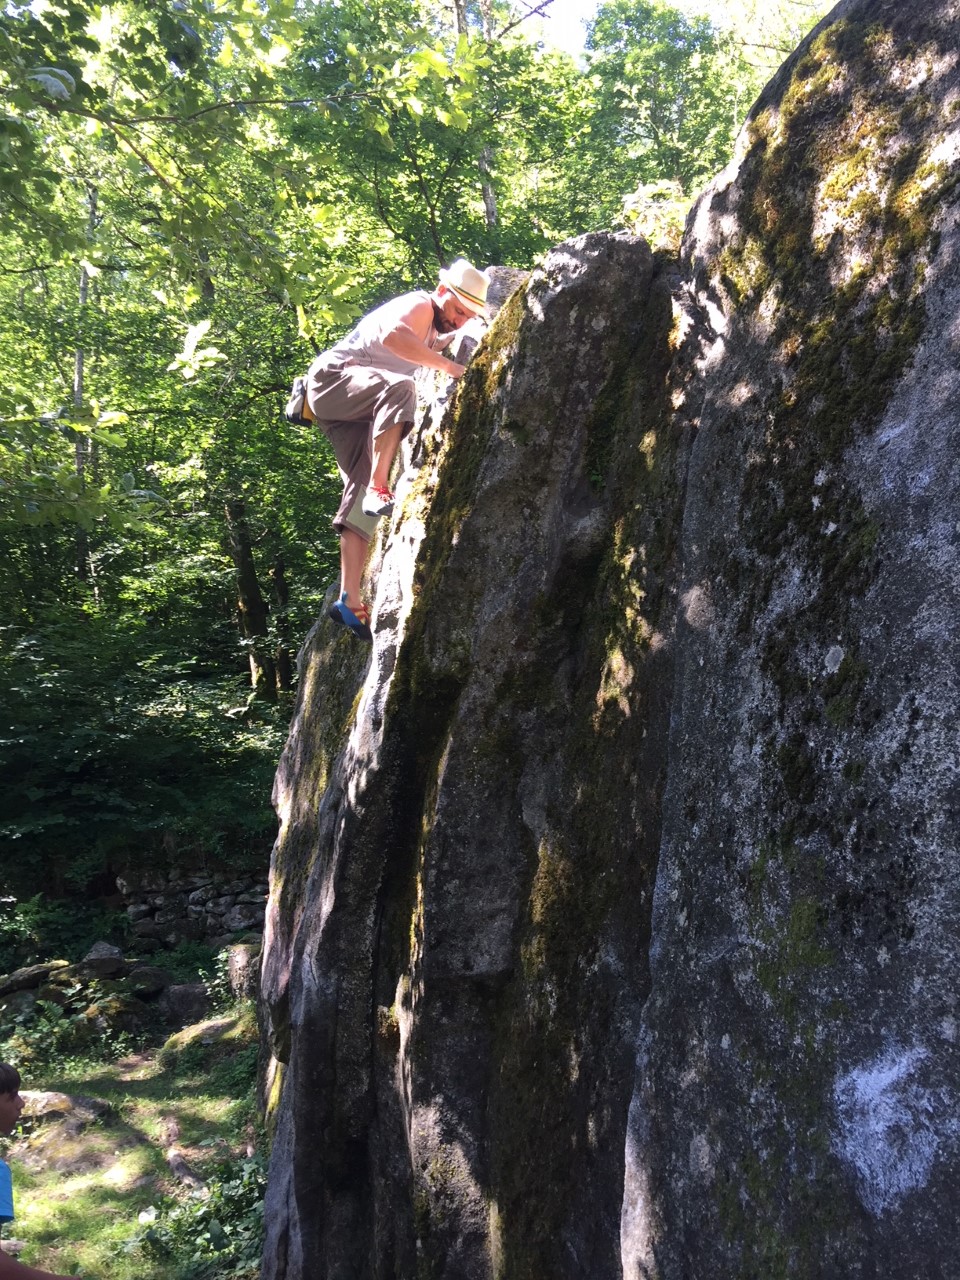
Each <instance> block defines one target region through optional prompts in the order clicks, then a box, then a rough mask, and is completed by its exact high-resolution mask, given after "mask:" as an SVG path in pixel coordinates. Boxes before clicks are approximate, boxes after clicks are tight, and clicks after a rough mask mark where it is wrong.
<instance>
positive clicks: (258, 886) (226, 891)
mask: <svg viewBox="0 0 960 1280" xmlns="http://www.w3.org/2000/svg"><path fill="white" fill-rule="evenodd" d="M117 888H118V889H119V890H120V892H121V894H122V895H123V899H124V905H125V907H126V911H127V915H128V916H129V918H130V927H131V932H132V934H133V936H134V938H135V939H136V940H137V945H138V948H139V950H140V951H142V952H149V951H157V950H159V949H160V948H161V947H165V946H175V945H176V944H177V943H178V942H182V941H185V940H188V939H195V940H198V941H203V942H209V943H211V944H213V945H220V946H222V945H225V944H226V943H228V942H230V941H231V940H232V939H233V938H235V937H236V935H237V934H239V933H260V932H261V931H262V930H263V919H264V910H265V906H266V898H267V883H266V880H265V879H264V877H262V876H256V875H249V874H248V875H231V874H230V872H228V871H216V872H214V871H207V872H191V873H188V872H185V871H183V870H176V869H175V870H171V871H161V872H153V873H151V872H139V873H133V872H131V873H128V874H125V875H122V876H120V877H118V879H117Z"/></svg>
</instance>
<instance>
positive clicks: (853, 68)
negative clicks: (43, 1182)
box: [262, 0, 960, 1280]
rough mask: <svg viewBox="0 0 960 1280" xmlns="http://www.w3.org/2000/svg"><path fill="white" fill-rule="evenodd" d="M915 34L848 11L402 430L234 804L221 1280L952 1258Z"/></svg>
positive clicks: (946, 926) (953, 1060)
mask: <svg viewBox="0 0 960 1280" xmlns="http://www.w3.org/2000/svg"><path fill="white" fill-rule="evenodd" d="M958 48H960V13H958V11H957V9H956V7H955V6H954V5H952V4H948V3H947V2H946V0H933V2H932V3H930V4H927V5H925V6H922V7H920V6H917V7H908V6H902V5H899V4H895V3H893V2H892V0H844V3H843V4H841V5H839V6H838V7H837V9H836V10H835V11H834V12H833V14H831V15H830V17H829V18H828V19H827V20H826V21H825V22H824V23H823V24H821V26H820V27H819V28H818V29H817V30H816V31H815V32H814V33H813V34H812V35H811V37H810V38H809V39H808V40H807V41H805V42H804V44H803V45H802V46H801V47H800V49H799V50H798V51H797V53H796V54H795V55H794V56H793V57H792V58H791V59H789V60H788V62H787V63H786V64H785V66H784V68H783V69H782V71H781V72H780V73H779V75H778V76H777V77H776V78H775V79H774V80H773V81H772V82H771V84H770V85H769V86H768V87H767V89H766V90H765V91H764V93H763V95H762V96H761V98H760V100H759V102H758V103H757V105H756V107H755V108H754V110H753V112H752V113H751V116H750V118H749V120H748V123H747V126H746V129H745V131H744V134H743V136H742V138H741V141H740V145H739V149H738V157H737V159H736V161H735V163H734V164H733V165H732V166H731V167H730V168H729V170H727V171H726V172H725V173H724V174H723V175H721V176H720V177H719V178H718V180H717V181H716V182H715V183H714V184H713V185H712V186H711V187H710V189H708V191H707V192H706V193H705V194H704V196H703V197H702V198H701V200H700V201H699V202H698V204H697V206H696V207H695V210H694V213H693V215H692V217H691V220H690V222H689V224H688V229H687V233H686V236H685V240H684V246H683V250H682V255H681V262H680V265H679V269H676V268H674V267H671V266H670V264H669V263H668V262H666V261H665V260H661V259H660V258H658V257H655V256H653V255H651V253H650V252H649V250H648V249H647V247H646V246H645V244H643V242H641V241H638V240H634V239H632V238H630V237H629V236H625V235H616V236H613V235H596V236H589V237H583V238H581V239H579V240H576V241H572V242H570V243H568V244H566V245H562V246H560V247H559V248H558V249H556V250H554V251H553V252H552V253H551V254H549V255H548V256H547V257H546V259H545V260H544V262H543V264H542V265H541V266H540V267H539V268H538V269H537V270H536V271H534V272H533V274H532V275H531V278H530V281H529V283H528V285H527V286H526V288H525V289H524V290H522V291H520V292H519V293H517V294H514V295H513V297H512V298H511V299H510V300H509V301H508V302H507V304H506V305H505V307H504V309H503V311H502V312H501V314H500V315H499V317H498V318H497V321H496V322H495V324H494V325H493V327H492V328H491V331H490V333H489V334H488V335H487V337H486V338H485V339H484V341H483V342H482V343H481V345H480V347H479V349H478V351H477V354H476V356H475V357H474V359H473V361H472V363H471V366H470V369H469V371H468V373H467V375H466V377H465V378H464V379H463V381H462V383H461V384H460V385H459V387H458V388H457V391H456V395H455V397H454V398H453V400H452V401H451V402H450V404H449V405H447V406H446V408H445V410H444V412H443V415H442V417H441V416H439V415H438V414H436V413H434V414H432V415H430V416H429V417H428V419H427V420H425V423H424V426H423V430H422V431H421V432H418V433H414V439H415V441H416V450H415V451H414V452H413V453H412V455H411V459H410V460H411V463H412V465H411V466H410V468H409V469H408V473H407V476H406V478H405V480H404V481H403V483H402V484H401V485H400V486H399V488H398V496H399V502H398V509H397V512H396V514H395V516H394V519H393V521H392V522H391V523H390V526H389V528H385V530H384V536H383V540H382V541H381V543H380V546H379V548H378V551H377V554H376V556H375V559H374V565H375V568H376V570H377V573H378V577H377V596H376V603H375V612H374V618H375V633H376V634H375V643H374V646H373V650H372V652H371V651H370V650H367V649H364V648H362V647H361V646H359V645H357V644H355V643H353V642H352V641H351V640H350V639H349V638H337V637H336V636H335V635H334V634H333V632H332V628H330V627H329V626H327V625H326V623H320V624H319V625H318V627H317V628H316V629H315V630H314V632H313V633H312V635H311V637H310V639H309V641H308V644H307V646H306V647H305V650H304V653H303V655H302V659H301V671H302V681H301V692H300V700H299V704H298V709H297V713H296V715H295V718H294V721H293V725H292V728H291V735H290V739H289V741H288V744H287V747H286V750H285V753H284V757H283V760H282V762H281V766H280V770H279V772H278V776H277V783H276V789H275V800H276V804H277V808H278V813H279V816H280V821H281V829H280V834H279V837H278V841H277V845H276V849H275V851H274V858H273V867H272V887H271V896H270V903H269V907H268V914H267V926H266V931H265V936H264V963H263V971H262V1013H263V1017H264V1023H265V1030H266V1033H267V1042H268V1046H269V1050H270V1053H271V1061H270V1063H269V1065H268V1068H267V1071H266V1072H265V1077H264V1087H265V1095H266V1100H267V1104H268V1110H269V1114H270V1118H271V1122H272V1123H273V1125H274V1127H275V1143H274V1150H273V1162H272V1167H271V1174H270V1182H269V1187H268V1194H267V1241H266V1249H265V1256H264V1270H263V1275H264V1280H306V1278H307V1277H309V1278H310V1280H334V1277H337V1278H339V1277H347V1276H364V1277H371V1278H373V1280H381V1278H383V1280H386V1277H390V1276H398V1275H399V1276H414V1275H418V1276H420V1275H422V1276H429V1277H431V1278H432V1280H474V1278H476V1280H493V1278H494V1277H503V1278H507V1277H509V1280H543V1278H544V1277H549V1280H567V1278H569V1280H574V1278H577V1280H580V1278H581V1277H584V1276H589V1277H590V1278H591V1280H621V1277H629V1278H630V1280H639V1278H641V1277H642V1278H643V1280H653V1278H656V1280H700V1278H701V1277H703V1278H706V1277H721V1276H722V1277H727V1276H729V1277H742V1278H743V1280H747V1278H748V1277H749V1278H751V1280H753V1278H756V1280H779V1278H781V1277H784V1278H785V1277H795V1278H796V1280H809V1278H811V1277H833V1276H838V1277H839V1276H843V1277H851V1278H852V1280H868V1277H872V1276H876V1275H884V1276H885V1277H889V1278H890V1280H914V1277H916V1276H919V1275H923V1276H927V1275H930V1276H940V1275H942V1276H950V1275H955V1274H957V1273H958V1271H960V1225H958V1223H957V1218H956V1214H955V1213H954V1211H953V1202H954V1200H955V1192H954V1187H955V1185H956V1182H957V1179H958V1176H960V1137H958V1128H957V1123H956V1120H955V1116H956V1114H957V1110H958V1092H960V1054H958V1050H957V1044H958V1020H957V1018H958V1015H957V1008H956V1005H957V998H956V994H955V992H954V990H953V986H954V984H953V974H954V972H955V971H956V968H957V963H958V959H960V954H958V953H960V889H958V886H957V879H956V875H955V868H956V864H957V854H958V849H957V843H958V824H957V815H958V810H960V791H958V783H957V747H958V740H957V728H956V718H957V717H956V708H957V696H958V671H960V637H958V632H957V626H956V617H957V615H958V605H960V537H958V534H960V524H958V515H957V512H958V510H960V461H958V460H960V448H958V446H960V408H958V406H960V397H958V394H957V392H958V389H960V388H958V386H957V383H958V381H960V363H958V361H957V344H958V342H960V336H958V326H957V320H956V317H957V315H958V314H960V275H958V273H957V271H956V269H955V266H956V262H957V260H958V257H960V233H958V191H960V186H958V184H957V183H956V177H955V175H956V171H957V162H958V159H960V154H958V153H960V111H958V104H960V61H958V59H957V49H958Z"/></svg>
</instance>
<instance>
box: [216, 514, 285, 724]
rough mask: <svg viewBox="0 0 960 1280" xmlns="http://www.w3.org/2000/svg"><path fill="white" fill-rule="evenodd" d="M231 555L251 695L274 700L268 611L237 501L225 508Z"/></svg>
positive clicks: (274, 679) (275, 682) (273, 676)
mask: <svg viewBox="0 0 960 1280" xmlns="http://www.w3.org/2000/svg"><path fill="white" fill-rule="evenodd" d="M224 511H225V513H226V517H227V533H228V535H229V542H230V555H231V557H232V559H233V563H234V566H235V568H236V571H237V616H238V618H239V624H240V634H241V635H242V636H243V638H244V640H245V641H246V642H247V649H248V652H249V655H250V681H251V683H252V685H253V692H254V693H255V694H256V696H257V697H258V698H262V699H263V700H264V701H265V702H276V700H277V675H276V668H275V666H274V662H273V658H272V657H271V655H270V653H269V652H268V649H267V645H266V636H267V614H268V612H269V608H268V605H267V602H266V600H264V598H263V592H262V591H261V590H260V582H259V579H258V578H257V567H256V564H255V563H254V559H253V547H252V545H251V542H250V526H249V525H248V524H247V513H246V507H245V505H244V503H243V500H242V499H240V498H232V499H230V500H228V501H227V502H226V503H225V504H224Z"/></svg>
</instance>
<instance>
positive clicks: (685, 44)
mask: <svg viewBox="0 0 960 1280" xmlns="http://www.w3.org/2000/svg"><path fill="white" fill-rule="evenodd" d="M732 8H733V7H732V6H731V10H732ZM824 8H825V6H821V7H820V8H814V7H812V6H809V5H805V4H801V3H800V2H799V0H790V2H789V3H788V2H787V0H784V2H783V3H781V4H779V5H776V4H775V5H772V6H771V5H768V6H765V8H764V9H763V13H762V18H763V21H762V23H761V21H760V18H759V17H758V12H757V9H758V6H757V5H756V4H751V3H749V2H748V0H743V3H741V4H740V5H739V7H738V8H737V9H736V15H735V16H736V21H735V22H733V23H732V24H731V25H727V26H724V27H718V26H716V25H714V24H712V23H711V21H710V20H709V18H708V17H706V16H702V15H699V14H698V13H697V12H696V10H695V6H693V7H691V6H690V5H684V6H683V10H682V11H681V9H678V8H671V7H670V6H668V5H665V4H661V3H655V2H652V0H607V2H606V3H603V4H601V5H600V6H599V8H598V9H597V11H596V14H595V17H594V18H593V20H592V22H591V23H590V25H589V28H588V32H587V39H586V48H585V51H584V54H583V56H582V57H581V58H580V59H574V58H572V57H570V56H569V55H568V54H565V53H560V52H557V51H555V50H553V49H552V48H551V47H550V46H549V45H548V44H547V43H546V41H545V40H544V39H543V31H544V30H545V27H544V25H543V24H542V23H540V22H539V21H538V15H542V14H544V13H547V12H548V10H549V0H545V3H544V4H541V5H539V6H535V5H532V4H530V3H529V2H528V0H522V2H521V3H519V4H518V5H515V6H514V5H511V4H508V3H504V2H502V0H480V3H479V4H477V3H474V2H473V0H453V3H452V5H449V4H441V3H435V2H434V0H372V2H371V0H336V2H334V3H306V2H303V3H298V2H297V0H118V3H116V4H110V5H104V6H90V5H88V4H86V3H79V2H78V0H34V2H33V3H31V4H21V3H12V4H8V5H7V6H6V7H5V8H4V9H3V11H2V13H0V43H2V47H3V57H2V59H0V86H2V92H3V105H2V108H0V155H2V163H0V239H2V245H3V253H2V266H0V291H2V295H3V307H2V316H3V319H2V324H3V327H4V334H3V341H2V343H0V368H2V380H0V541H2V547H0V551H2V554H0V590H2V593H3V598H4V601H5V605H6V607H5V610H4V622H3V624H2V628H0V704H2V706H3V707H4V709H5V711H6V715H5V717H4V721H5V723H4V725H3V732H2V735H0V768H2V771H3V776H4V779H5V783H6V785H5V787H4V792H3V797H4V798H3V800H2V802H0V823H2V828H3V834H4V837H5V841H6V848H7V854H6V856H5V858H4V870H3V873H2V879H0V893H2V894H5V895H6V897H7V917H8V920H7V925H6V926H3V925H2V922H0V927H8V928H10V929H14V928H16V927H19V926H17V925H15V923H10V922H11V921H14V920H15V919H16V918H20V917H18V916H17V911H18V905H17V904H18V903H22V902H23V901H24V900H25V899H27V898H29V897H30V896H31V895H36V894H41V893H42V894H46V895H53V896H55V897H56V896H60V897H69V896H74V895H79V894H87V895H89V894H97V893H104V894H106V893H109V891H110V889H111V888H112V886H113V882H114V879H115V876H116V874H117V873H118V871H119V870H121V869H124V868H129V867H131V866H136V865H138V864H147V865H156V864H157V863H158V861H159V862H160V863H164V864H165V863H177V862H178V861H181V862H182V861H191V862H194V863H196V862H204V861H206V862H216V861H217V860H218V859H227V860H229V861H230V862H231V864H232V865H235V866H236V865H239V864H245V865H248V866H250V867H264V866H265V865H266V862H267V858H268V854H269V848H270V844H271V842H272V837H273V829H274V824H273V816H272V812H271V809H270V802H269V796H270V780H271V777H272V773H273V770H274V767H275V764H276V759H277V755H278V752H279V747H280V744H281V742H282V737H283V733H284V730H285V726H286V722H287V720H288V718H289V713H290V697H291V690H292V687H293V683H294V675H293V662H292V655H293V654H294V653H295V652H296V650H297V648H298V647H299V645H300V643H301V642H302V640H303V638H304V636H305V634H306V631H307V629H308V628H309V626H310V625H311V623H312V621H313V620H314V619H315V618H316V617H317V615H318V612H319V608H320V602H321V601H322V598H323V595H324V592H325V590H326V588H327V586H328V584H329V583H330V582H331V581H332V579H333V578H334V576H335V566H336V550H337V549H336V544H335V540H334V538H333V536H332V535H331V533H330V531H329V519H330V515H331V512H332V510H333V508H334V507H335V505H336V501H337V497H338V494H339V484H338V482H337V479H336V468H335V465H334V463H333V459H332V456H331V455H330V453H329V451H328V449H327V447H326V445H325V443H324V442H323V440H322V438H321V437H319V436H318V435H317V434H316V433H314V432H310V431H306V430H304V429H301V428H296V427H292V426H290V425H289V424H288V423H286V422H285V420H284V419H283V416H282V412H281V411H282V405H283V401H284V393H285V390H286V388H287V387H288V384H289V382H290V380H291V378H292V377H293V375H294V374H296V373H299V372H302V371H303V369H304V367H305V366H306V364H307V363H308V362H309V360H310V359H311V358H312V355H313V354H314V353H315V352H316V351H318V350H320V349H322V348H323V347H324V345H326V344H327V343H328V342H329V341H331V340H332V339H333V338H335V337H337V336H339V335H340V334H342V333H343V332H344V331H345V330H346V328H347V327H348V326H349V324H350V322H351V320H352V319H353V318H354V317H356V316H357V315H359V314H360V313H361V312H362V310H363V309H364V308H366V307H368V306H370V305H373V304H375V303H377V302H379V301H381V300H383V299H384V298H386V297H388V296H390V295H391V293H394V292H401V291H404V290H406V289H408V288H411V287H413V286H415V285H417V284H421V283H428V282H430V281H431V280H432V279H434V278H435V275H436V272H437V269H438V267H440V266H442V265H445V264H447V263H449V261H450V260H451V259H452V258H454V257H457V256H460V255H463V256H466V257H468V258H471V259H472V260H474V261H476V262H477V263H478V264H480V265H486V264H488V263H500V264H503V265H508V266H519V267H530V266H531V265H532V264H533V263H534V262H535V260H536V259H537V257H538V255H540V254H542V253H543V252H544V251H545V250H546V249H547V248H549V247H550V246H552V245H553V244H555V243H557V242H559V241H561V240H563V239H565V238H567V237H569V236H572V235H576V234H580V233H582V232H586V231H591V230H595V229H599V228H604V227H615V226H632V227H635V228H636V229H638V230H640V231H646V232H648V233H650V234H652V235H653V236H654V238H655V239H656V241H657V243H658V244H660V245H661V246H662V247H664V251H667V250H668V248H669V245H670V243H671V239H672V240H673V241H674V242H675V238H676V233H677V229H678V228H679V226H680V225H681V223H682V216H683V211H684V209H685V208H686V206H687V204H688V202H689V200H690V199H691V198H692V196H694V195H695V194H696V192H697V191H698V190H699V189H700V187H702V186H703V184H704V183H705V182H707V181H708V180H709V178H710V177H711V176H712V175H713V174H714V173H716V172H717V171H718V170H719V169H720V168H721V167H722V166H723V165H724V164H725V163H726V161H727V160H728V158H729V157H730V155H731V153H732V148H733V142H734V138H735V136H736V133H737V130H738V129H739V127H740V125H741V123H742V121H743V118H744V116H745V113H746V111H747V109H748V108H749V105H750V103H751V102H752V101H753V99H754V97H755V96H756V93H757V91H758V89H759V87H760V86H761V84H762V83H763V80H764V78H765V77H766V76H767V75H768V74H769V73H770V71H771V69H772V68H773V67H774V66H775V65H776V64H777V62H778V61H779V59H780V58H781V57H782V56H783V55H784V54H785V53H786V52H787V51H788V50H789V48H791V47H792V45H793V43H794V42H795V40H796V38H797V37H798V36H799V34H802V30H803V29H805V28H807V27H809V26H811V25H812V24H813V22H814V21H815V20H816V19H817V17H819V16H820V14H821V13H822V12H823V10H824Z"/></svg>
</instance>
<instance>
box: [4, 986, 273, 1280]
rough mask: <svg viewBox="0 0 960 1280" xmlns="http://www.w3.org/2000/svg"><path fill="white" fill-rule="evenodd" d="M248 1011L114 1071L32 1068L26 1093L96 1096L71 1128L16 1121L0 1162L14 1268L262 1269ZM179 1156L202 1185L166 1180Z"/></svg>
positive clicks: (252, 1023) (113, 1066) (175, 1273)
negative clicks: (16, 1245) (172, 1155)
mask: <svg viewBox="0 0 960 1280" xmlns="http://www.w3.org/2000/svg"><path fill="white" fill-rule="evenodd" d="M256 1038H257V1030H256V1019H255V1015H254V1011H253V1008H252V1006H251V1005H249V1004H245V1005H238V1006H235V1007H233V1008H232V1009H230V1010H227V1011H225V1012H224V1013H222V1014H221V1015H220V1016H219V1017H216V1018H212V1019H210V1020H208V1021H206V1022H202V1023H198V1024H197V1025H196V1026H192V1027H187V1028H185V1029H184V1030H183V1031H180V1032H177V1034H176V1035H173V1036H171V1037H170V1038H169V1039H168V1040H167V1041H166V1042H165V1043H164V1044H163V1045H161V1046H158V1047H154V1048H152V1049H148V1050H145V1051H143V1052H140V1053H136V1054H131V1055H128V1056H127V1057H124V1058H121V1059H119V1060H117V1061H115V1062H105V1061H104V1060H103V1059H99V1060H92V1059H83V1058H75V1059H70V1060H67V1061H61V1062H60V1063H58V1064H56V1066H52V1067H50V1068H48V1069H46V1070H40V1069H39V1068H36V1067H35V1068H34V1069H33V1075H32V1077H31V1078H30V1079H25V1080H24V1089H25V1090H35V1089H44V1090H54V1091H59V1092H63V1093H66V1094H69V1095H71V1096H72V1097H78V1096H79V1097H84V1098H96V1099H100V1100H102V1101H103V1102H105V1103H107V1104H108V1107H109V1110H107V1111H106V1112H105V1114H104V1115H103V1116H102V1117H100V1118H98V1119H95V1120H94V1121H93V1122H92V1123H89V1124H84V1125H82V1126H79V1125H78V1124H77V1123H76V1121H75V1120H74V1119H72V1118H71V1117H70V1116H69V1115H68V1116H66V1117H64V1118H59V1119H54V1118H52V1117H51V1118H46V1119H33V1118H30V1119H28V1118H26V1117H25V1118H24V1121H23V1122H22V1124H21V1128H20V1130H19V1131H18V1133H17V1135H16V1136H15V1137H14V1138H13V1139H11V1141H10V1142H9V1144H8V1150H7V1152H6V1157H5V1158H6V1159H7V1160H8V1161H9V1163H10V1165H11V1168H12V1170H13V1178H14V1194H15V1203H16V1209H17V1217H16V1221H15V1223H13V1224H11V1225H10V1227H8V1228H7V1229H6V1231H5V1235H7V1236H10V1235H15V1237H16V1239H18V1240H21V1241H23V1242H24V1247H23V1250H22V1252H21V1254H20V1258H21V1260H22V1261H24V1262H27V1263H29V1264H30V1265H32V1266H36V1267H40V1268H43V1269H45V1270H50V1271H53V1272H55V1273H57V1274H61V1275H64V1274H70V1275H72V1274H82V1275H89V1276H96V1277H98V1278H99V1280H213V1278H214V1277H222V1278H223V1280H226V1278H227V1277H230V1280H248V1278H249V1280H253V1278H254V1277H255V1276H256V1275H257V1274H258V1271H259V1222H260V1204H259V1201H260V1194H261V1190H262V1160H261V1157H260V1154H259V1148H260V1147H261V1146H262V1140H261V1134H260V1132H259V1127H258V1122H257V1116H256V1108H255V1102H254V1087H255V1077H256V1056H257V1044H256ZM171 1149H172V1150H173V1151H175V1152H176V1153H178V1155H179V1156H180V1157H181V1158H182V1160H183V1161H185V1162H186V1164H187V1166H189V1169H190V1170H192V1171H193V1172H194V1173H195V1174H196V1175H198V1176H199V1178H202V1179H203V1181H204V1182H205V1183H206V1184H207V1189H206V1190H204V1191H201V1192H198V1191H197V1190H195V1189H193V1188H191V1187H189V1186H187V1185H185V1184H184V1183H183V1182H182V1181H179V1180H178V1179H177V1177H176V1176H175V1175H174V1173H173V1171H172V1169H171V1167H170V1165H169V1164H168V1160H167V1153H168V1152H170V1151H171Z"/></svg>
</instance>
